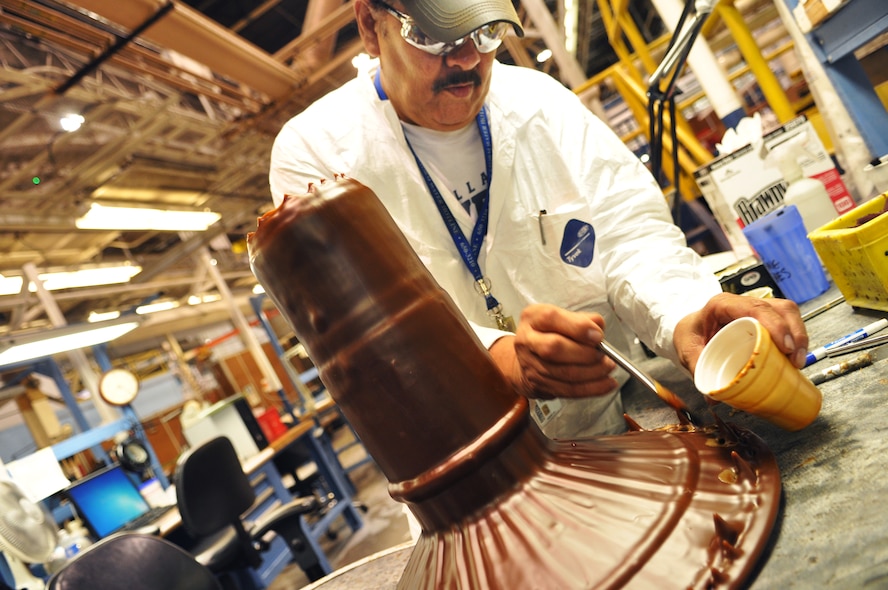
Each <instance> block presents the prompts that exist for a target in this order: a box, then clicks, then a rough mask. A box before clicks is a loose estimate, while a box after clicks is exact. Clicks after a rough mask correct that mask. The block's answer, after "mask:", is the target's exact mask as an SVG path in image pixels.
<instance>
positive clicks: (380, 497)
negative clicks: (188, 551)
mask: <svg viewBox="0 0 888 590" xmlns="http://www.w3.org/2000/svg"><path fill="white" fill-rule="evenodd" d="M350 437H351V433H350V431H349V429H348V428H341V429H339V430H338V431H337V433H336V436H335V437H334V441H333V444H334V447H335V448H340V446H341V445H343V444H346V443H347V442H348V441H349V440H350ZM351 440H353V439H351ZM365 456H366V455H365V454H364V450H363V447H360V446H354V447H352V448H350V449H348V450H347V451H346V452H345V453H343V455H342V456H341V460H342V463H343V465H345V466H346V467H347V466H349V465H353V464H355V463H357V462H358V461H360V460H361V459H362V458H363V457H365ZM350 476H351V479H352V481H353V482H354V484H355V487H356V488H357V490H358V493H357V496H356V498H355V499H356V500H357V501H359V502H362V503H363V504H364V505H366V506H367V512H366V513H363V512H362V513H361V516H362V518H363V521H364V526H363V527H361V529H359V530H358V531H357V532H354V533H353V532H352V530H351V529H350V528H349V527H348V525H347V524H346V523H345V520H344V519H342V518H341V517H340V518H339V519H337V520H336V522H335V523H334V525H333V527H332V530H333V531H336V532H337V533H338V535H337V539H336V540H335V541H330V540H329V539H327V538H325V537H323V536H322V537H321V545H322V547H323V548H324V552H325V553H326V555H327V559H328V560H329V561H330V565H331V566H332V567H333V568H334V570H338V569H340V568H342V567H344V566H346V565H348V564H350V563H352V562H355V561H358V560H359V559H362V558H364V557H367V556H368V555H373V554H374V553H377V552H379V551H382V550H384V549H388V548H389V547H394V546H396V545H400V544H402V543H404V542H406V541H410V539H411V536H410V529H409V525H408V522H407V517H406V515H405V513H404V507H403V505H402V504H401V503H399V502H395V501H394V500H392V498H391V496H389V494H388V490H387V485H388V481H386V479H385V477H384V476H383V475H382V473H381V472H380V471H379V469H378V468H377V467H376V464H375V463H373V462H372V461H371V462H368V463H365V464H364V465H361V466H359V467H357V468H355V469H354V470H353V471H352V472H351V473H350ZM309 583H310V582H309V580H308V578H307V577H305V574H304V573H303V572H302V570H301V569H300V568H299V566H298V565H295V564H291V565H289V566H287V567H286V568H285V569H284V571H283V572H281V574H280V575H279V576H278V577H277V578H275V580H274V581H273V582H272V583H271V585H269V586H268V590H295V589H296V588H302V587H304V586H307V585H308V584H309Z"/></svg>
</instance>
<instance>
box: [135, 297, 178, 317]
mask: <svg viewBox="0 0 888 590" xmlns="http://www.w3.org/2000/svg"><path fill="white" fill-rule="evenodd" d="M177 307H179V302H178V301H175V300H172V299H171V300H169V301H158V302H157V303H146V304H145V305H140V306H139V307H137V308H136V313H137V314H139V315H145V314H148V313H156V312H158V311H167V310H169V309H176V308H177Z"/></svg>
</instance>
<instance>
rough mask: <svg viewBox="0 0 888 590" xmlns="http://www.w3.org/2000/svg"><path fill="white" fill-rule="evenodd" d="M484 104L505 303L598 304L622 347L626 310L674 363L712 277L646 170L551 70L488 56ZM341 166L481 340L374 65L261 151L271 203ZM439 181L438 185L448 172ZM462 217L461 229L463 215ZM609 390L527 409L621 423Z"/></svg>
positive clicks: (478, 322) (571, 428) (579, 307)
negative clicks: (679, 336) (681, 330)
mask: <svg viewBox="0 0 888 590" xmlns="http://www.w3.org/2000/svg"><path fill="white" fill-rule="evenodd" d="M486 105H487V108H488V110H489V119H490V130H491V134H492V138H493V140H492V141H493V167H492V174H491V177H492V179H491V186H490V220H489V225H488V232H487V237H486V238H485V240H484V243H483V248H482V251H481V254H480V257H479V258H480V260H479V262H480V266H481V269H482V270H483V272H484V275H485V276H487V277H489V279H490V281H491V284H492V292H493V294H494V296H495V297H496V298H497V299H498V300H499V302H500V303H501V304H502V306H503V309H504V311H505V313H506V314H507V315H511V316H513V317H514V319H515V321H516V322H517V321H518V320H519V316H520V313H521V310H522V309H523V308H524V307H526V306H527V305H529V304H532V303H550V304H554V305H558V306H561V307H563V308H566V309H570V310H575V311H594V312H598V313H600V314H601V315H602V316H604V318H605V321H606V323H607V331H606V338H607V339H608V340H609V341H610V342H611V343H612V344H614V345H615V346H617V347H618V348H622V349H623V350H626V349H627V340H626V337H625V330H624V329H623V328H622V327H621V325H620V320H622V322H623V323H624V324H625V325H626V326H627V327H628V328H629V329H630V330H631V331H632V332H633V333H635V334H636V335H638V337H639V338H640V339H641V340H642V341H643V342H645V343H646V344H647V345H648V346H649V347H650V348H651V349H652V350H653V351H654V352H656V353H657V354H658V355H660V356H663V357H665V358H668V359H670V360H672V361H673V362H676V364H678V363H677V354H676V351H675V349H674V346H673V343H672V334H673V330H674V327H675V325H676V323H677V322H678V321H679V320H680V319H681V318H682V317H684V316H685V315H687V314H688V313H691V312H693V311H696V310H699V309H700V308H701V307H702V306H703V305H704V304H705V303H706V301H708V300H709V299H710V298H711V297H712V296H714V295H715V294H717V293H720V292H721V288H720V286H719V284H718V281H717V280H716V279H715V277H714V276H713V275H712V273H711V272H710V271H708V270H707V268H706V267H705V265H704V264H703V263H702V261H701V259H700V257H699V256H698V255H697V254H696V253H695V252H694V251H693V250H691V249H690V248H688V247H687V246H686V243H685V238H684V235H683V234H682V232H681V231H680V229H679V228H678V227H676V226H675V225H674V224H673V222H672V219H671V217H670V214H669V210H668V207H667V205H666V203H665V200H664V198H663V196H662V193H661V191H660V189H659V187H658V186H657V185H656V183H655V182H654V180H653V177H652V176H651V174H650V173H649V172H648V170H647V169H646V168H645V167H644V166H643V165H642V164H641V163H640V162H639V160H638V158H637V157H636V156H635V155H634V154H633V153H632V152H631V151H630V150H629V149H628V148H626V146H625V145H624V144H623V143H622V142H621V141H620V139H619V138H618V137H617V136H616V135H614V133H613V132H611V130H610V129H609V128H608V127H607V126H606V125H605V124H604V123H603V122H602V121H601V120H599V119H598V118H597V117H596V116H595V115H593V114H592V113H591V112H590V111H589V110H588V109H587V108H586V107H585V106H583V104H582V103H581V102H580V100H579V98H578V97H577V96H576V95H575V94H574V93H573V92H571V91H570V90H568V89H566V88H565V87H564V86H562V85H561V84H560V83H559V82H558V81H556V80H555V79H553V78H552V77H550V76H549V75H547V74H544V73H541V72H537V71H535V70H532V69H529V68H522V67H516V66H508V65H504V64H501V63H498V62H494V64H493V71H492V79H491V84H490V92H489V95H488V97H487V102H486ZM338 173H343V174H346V175H347V176H349V177H351V178H353V179H355V180H357V181H359V182H361V183H363V184H364V185H366V186H367V187H369V188H370V189H371V190H373V191H374V192H375V193H376V195H377V196H378V197H379V198H380V200H381V201H382V202H383V203H384V204H385V207H386V208H387V209H388V211H389V213H390V214H391V215H392V217H393V218H394V219H395V221H396V222H397V224H398V225H399V226H400V228H401V230H402V231H403V232H404V234H405V235H406V237H407V239H408V241H409V242H410V244H411V245H412V246H413V248H414V250H415V251H416V253H417V254H418V255H419V258H420V259H421V260H422V261H423V262H424V263H425V265H426V266H427V267H428V269H429V270H430V271H431V273H432V275H433V276H434V277H435V279H436V280H437V281H438V283H439V284H440V285H441V286H442V287H443V288H444V289H445V290H446V291H447V292H448V293H449V294H450V296H451V297H452V298H453V300H454V302H455V303H456V305H457V306H458V307H459V308H460V309H461V310H462V312H463V314H464V315H465V316H466V318H467V319H468V320H469V321H470V322H472V323H473V325H475V326H478V327H477V328H476V333H477V334H478V336H479V338H480V339H481V341H482V343H483V344H484V345H485V346H487V347H488V348H489V347H490V345H491V344H492V343H493V342H494V341H495V340H496V339H497V338H498V337H500V336H502V335H503V334H504V333H503V332H499V331H498V330H496V329H495V328H494V327H493V326H495V324H494V323H492V320H491V319H490V317H489V316H488V314H487V310H486V306H485V302H484V299H483V298H482V297H480V296H479V295H478V293H477V292H476V291H475V288H474V283H473V279H472V276H471V274H470V273H469V271H468V270H467V269H466V266H465V264H464V262H463V260H462V259H461V258H460V256H459V254H458V252H457V250H456V247H455V246H454V244H453V240H452V238H451V236H450V234H449V233H448V231H447V229H446V227H445V224H444V222H443V221H442V219H441V215H440V213H439V212H438V210H437V208H436V206H435V204H434V202H433V200H432V198H431V196H430V194H429V190H428V188H427V186H426V184H425V182H424V180H423V178H422V176H421V174H420V172H419V170H418V167H417V165H416V162H415V160H414V158H413V155H412V154H411V152H410V149H409V147H408V145H407V143H406V140H405V138H404V132H403V130H402V128H401V125H400V122H399V119H398V117H397V115H396V113H395V110H394V108H393V107H392V106H391V103H390V102H388V101H387V100H381V99H380V98H379V96H378V95H377V91H376V89H375V87H374V84H373V78H372V73H371V75H367V74H366V73H363V74H359V75H358V77H357V78H356V79H354V80H352V81H350V82H348V83H346V84H345V85H343V86H342V87H340V88H339V89H337V90H334V91H333V92H331V93H329V94H328V95H326V96H324V97H323V98H321V99H320V100H318V101H317V102H315V103H314V104H312V105H311V106H310V107H309V108H307V109H306V110H304V111H303V112H302V113H300V114H299V115H297V116H295V117H293V118H292V119H291V120H290V121H289V122H288V123H287V124H286V125H285V126H284V128H283V129H282V130H281V132H280V134H279V135H278V137H277V139H276V141H275V143H274V148H273V151H272V155H271V173H270V183H271V190H272V194H273V197H274V202H275V204H276V205H277V204H280V202H281V200H282V199H283V196H284V195H285V194H292V195H301V194H305V193H306V190H307V187H308V184H309V183H312V182H317V181H318V180H319V179H322V178H326V179H332V178H333V175H334V174H338ZM435 180H436V184H437V185H438V187H439V190H441V191H442V193H443V192H444V191H445V190H446V189H445V188H444V187H445V186H446V185H445V184H443V183H442V182H440V179H437V178H436V179H435ZM542 210H545V211H546V214H545V215H543V216H542V219H541V217H540V211H542ZM459 220H460V223H461V227H462V231H463V234H464V235H466V236H468V235H470V234H471V231H472V227H471V226H470V223H469V222H468V221H466V220H464V219H462V218H459ZM541 224H542V228H541ZM590 225H591V230H592V232H591V233H592V234H593V235H592V236H591V240H590V239H589V238H590V236H589V235H588V233H589V231H588V230H589V229H590V228H589V227H588V226H590ZM578 229H579V231H580V232H581V233H584V234H585V235H584V237H585V239H584V240H582V246H581V248H582V249H583V250H584V253H583V254H582V255H581V256H579V257H578V258H576V257H575V258H573V260H570V258H571V255H564V256H563V255H562V249H566V250H570V247H571V246H572V245H576V243H577V242H578V241H579V240H578V237H577V234H578ZM541 231H542V232H543V234H544V235H545V236H547V239H546V243H545V244H543V240H542V237H541ZM590 242H591V243H590ZM589 246H594V250H592V251H590V250H589ZM571 252H572V254H573V255H575V254H576V250H572V251H571ZM590 252H591V256H590ZM569 260H570V261H569ZM623 381H625V375H624V376H623ZM618 393H619V392H618V391H616V392H614V393H612V394H610V395H608V396H604V397H601V398H587V399H584V400H556V401H555V402H549V403H545V404H543V405H539V404H537V405H536V406H533V407H534V408H535V411H534V412H533V413H534V414H535V418H536V419H537V421H538V423H539V424H540V425H541V426H542V428H543V431H544V432H545V433H546V434H547V435H548V436H551V437H553V438H577V437H580V436H587V435H591V434H600V433H606V432H619V431H622V430H624V429H625V424H624V421H623V419H622V404H621V402H620V399H619V395H618ZM541 410H543V411H544V412H545V415H544V413H541V412H540V411H541Z"/></svg>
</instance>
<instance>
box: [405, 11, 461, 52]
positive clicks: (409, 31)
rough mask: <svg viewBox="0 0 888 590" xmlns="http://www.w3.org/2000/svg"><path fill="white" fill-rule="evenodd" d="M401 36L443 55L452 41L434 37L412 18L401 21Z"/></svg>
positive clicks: (413, 43)
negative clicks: (439, 39) (424, 31)
mask: <svg viewBox="0 0 888 590" xmlns="http://www.w3.org/2000/svg"><path fill="white" fill-rule="evenodd" d="M401 36H402V37H404V40H405V41H407V42H408V43H410V44H411V45H413V46H414V47H416V48H417V49H422V50H423V51H425V52H427V53H431V54H432V55H441V54H442V53H446V52H447V51H449V50H450V45H451V44H450V43H443V42H441V41H436V40H435V39H432V38H431V37H429V36H428V35H426V34H425V33H423V32H422V29H420V28H419V26H418V25H417V24H416V23H415V22H413V19H411V18H406V19H404V20H402V21H401ZM460 42H461V41H460Z"/></svg>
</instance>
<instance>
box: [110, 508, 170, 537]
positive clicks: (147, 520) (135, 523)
mask: <svg viewBox="0 0 888 590" xmlns="http://www.w3.org/2000/svg"><path fill="white" fill-rule="evenodd" d="M175 507H176V505H175V504H170V505H168V506H152V507H151V508H150V509H149V510H148V512H146V513H145V514H142V515H141V516H138V517H136V518H134V519H133V520H131V521H129V522H128V523H126V524H125V525H123V527H121V529H120V530H121V531H135V530H138V529H142V528H145V527H148V526H151V525H153V524H154V523H155V522H156V521H157V520H158V519H160V517H161V516H163V515H164V514H166V513H167V512H169V511H170V510H172V509H173V508H175Z"/></svg>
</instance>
